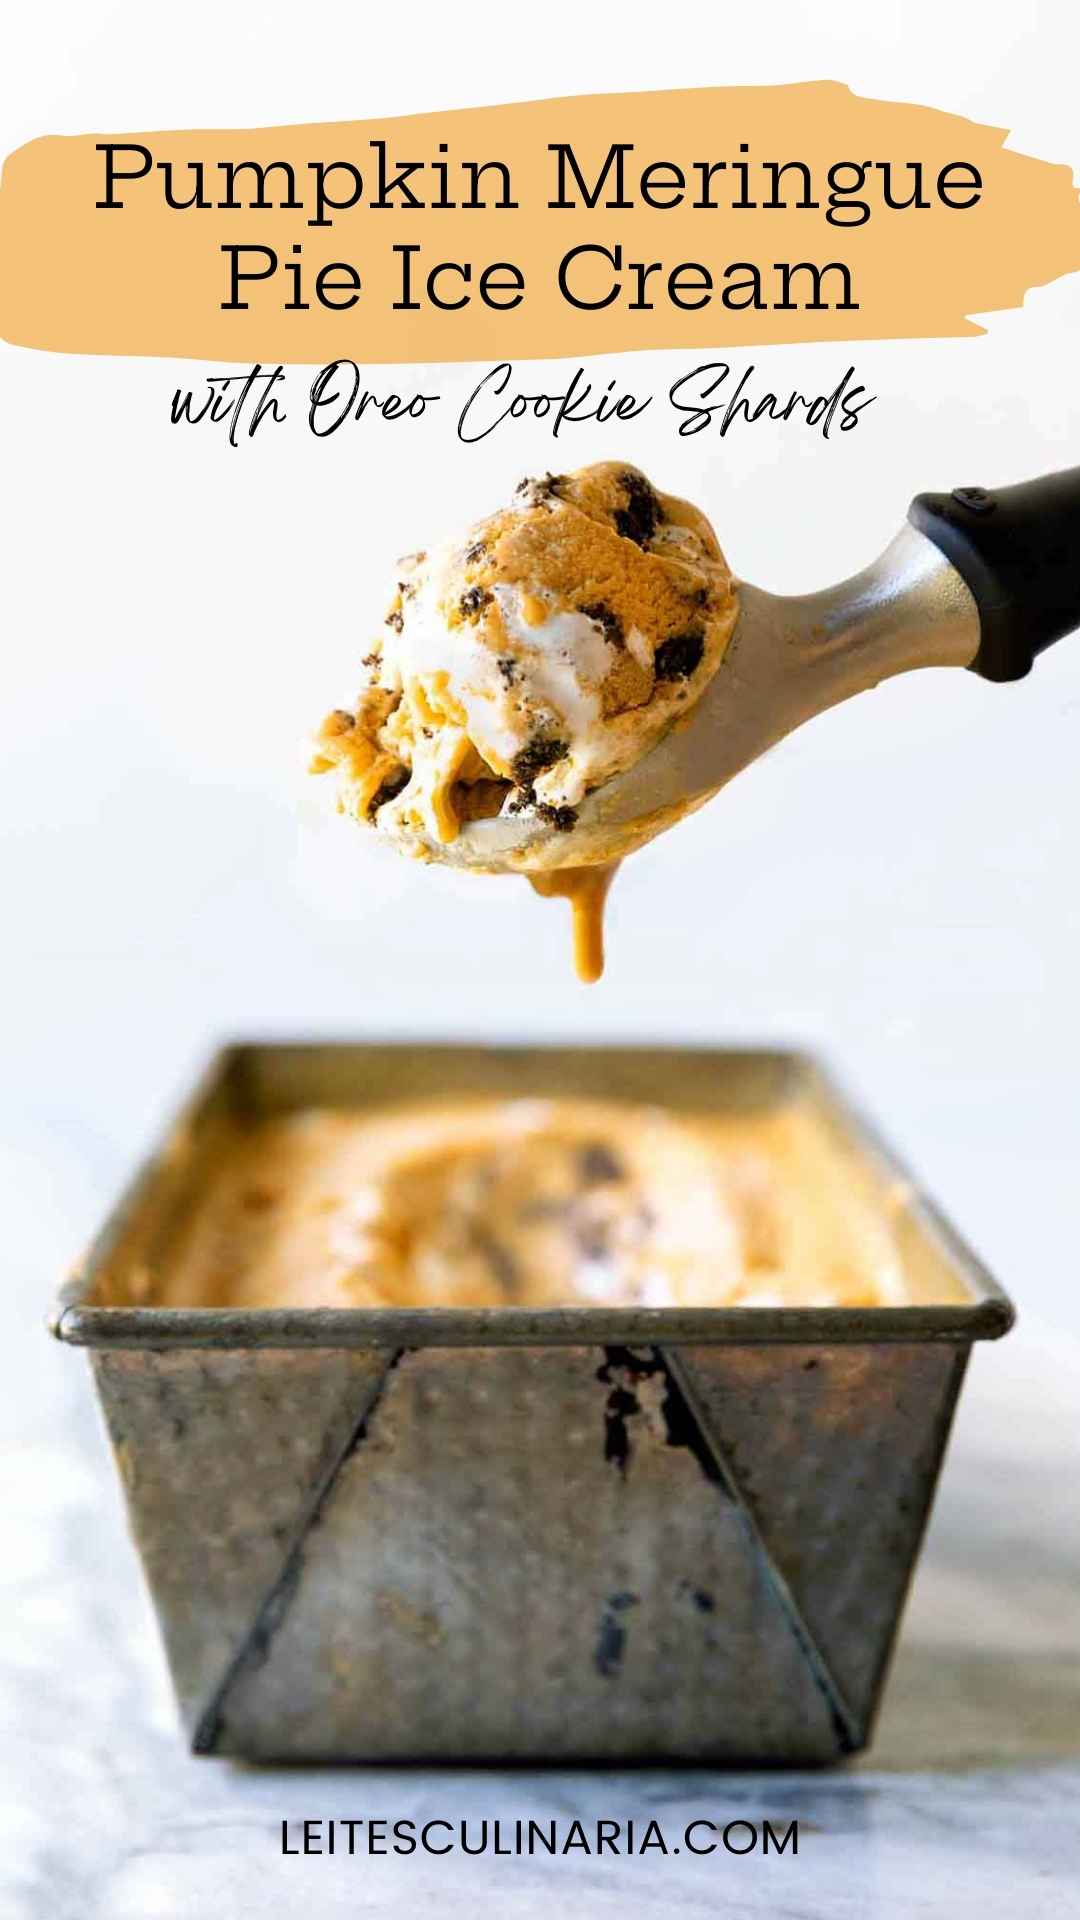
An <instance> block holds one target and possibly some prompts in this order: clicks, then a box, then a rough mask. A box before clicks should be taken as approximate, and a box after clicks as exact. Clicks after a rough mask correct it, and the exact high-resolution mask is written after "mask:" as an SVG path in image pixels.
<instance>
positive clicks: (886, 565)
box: [313, 462, 1080, 979]
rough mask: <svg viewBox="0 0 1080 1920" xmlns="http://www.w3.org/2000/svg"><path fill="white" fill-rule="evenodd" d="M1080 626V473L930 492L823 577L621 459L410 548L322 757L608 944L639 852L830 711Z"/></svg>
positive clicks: (398, 825)
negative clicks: (743, 578)
mask: <svg viewBox="0 0 1080 1920" xmlns="http://www.w3.org/2000/svg"><path fill="white" fill-rule="evenodd" d="M1078 623H1080V469H1077V470H1074V471H1071V472H1068V473H1063V474H1052V475H1049V476H1046V477H1045V478H1043V479H1040V480H1035V481H1029V482H1027V483H1025V484H1023V485H1020V486H1015V487H1008V488H1004V489H1001V490H1000V491H998V492H996V493H991V492H988V491H987V490H986V489H984V488H981V487H962V488H958V489H956V490H955V491H954V492H953V493H952V494H949V495H938V494H920V495H919V496H918V497H917V498H916V500H915V501H914V502H913V503H912V506H911V508H910V510H909V514H908V520H907V523H906V524H905V525H904V527H903V528H902V530H901V532H900V533H899V534H897V536H896V538H895V539H894V540H893V541H892V542H891V544H890V545H889V546H888V547H887V548H886V550H885V552H884V553H883V554H882V555H881V556H880V558H879V559H878V560H876V561H875V562H874V563H873V564H872V565H871V566H869V567H866V568H864V569H863V571H862V572H861V573H858V574H855V575H854V576H853V577H852V578H851V579H848V580H845V581H843V582H841V583H840V584H839V585H838V586H835V587H831V588H827V589H826V590H824V591H823V592H819V593H813V594H806V595H801V596H793V597H781V596H778V595H775V594H770V593H766V592H763V591H762V590H761V589H760V588H757V587H752V586H748V585H746V584H742V583H740V584H739V585H738V587H736V585H735V584H734V582H733V580H732V577H731V574H730V572H729V570H728V567H727V564H726V562H725V560H724V557H723V554H722V553H721V551H720V548H719V545H718V544H717V540H716V536H715V534H714V533H713V530H712V527H711V526H710V524H709V522H708V520H707V519H706V518H705V516H704V514H702V513H701V512H699V510H698V509H697V508H696V507H693V506H691V505H689V504H688V503H687V502H686V501H684V500H679V499H676V498H674V497H673V496H671V495H669V494H665V493H660V492H658V491H657V490H656V489H655V488H654V487H653V486H652V484H651V483H650V482H649V480H647V479H646V477H645V475H644V474H643V473H641V472H640V471H639V470H638V469H637V468H635V467H630V466H626V465H623V464H620V463H613V462H605V463H601V464H599V465H596V466H591V467H583V468H581V469H579V470H578V471H577V472H576V473H570V474H562V475H551V474H549V475H547V476H546V477H544V478H543V479H539V480H527V481H524V482H522V484H521V486H520V487H519V488H518V490H517V493H516V494H515V496H514V498H513V500H512V501H511V502H510V504H509V505H507V506H506V507H505V508H503V509H502V510H501V511H499V512H496V513H494V514H492V515H491V517H490V518H489V519H487V520H483V521H480V522H478V523H477V524H476V525H474V526H472V527H470V528H469V529H468V530H467V531H466V532H465V533H464V534H463V535H461V536H460V537H459V538H458V539H456V540H452V541H449V542H447V543H445V544H444V545H442V546H441V547H438V548H436V549H433V550H432V551H431V552H428V553H417V554H414V555H411V556H410V557H409V558H408V559H407V560H405V561H403V562H402V563H401V564H400V565H399V568H398V571H397V576H396V587H395V591H394V594H393V598H392V600H391V603H390V607H389V610H388V612H387V614H386V619H385V623H384V626H383V629H382V632H381V634H380V635H379V636H378V637H377V638H376V640H375V641H374V642H373V644H372V645H371V647H370V649H369V651H368V653H367V655H366V658H365V662H364V666H365V670H366V673H367V685H366V686H365V688H364V690H363V692H362V693H361V694H360V697H359V699H358V700H357V702H356V705H355V707H354V708H352V709H342V708H339V709H335V711H334V712H333V713H331V714H330V715H329V717H328V718H327V719H326V720H325V721H324V723H323V726H322V728H321V730H320V733H319V736H318V743H317V750H316V757H315V760H314V763H313V766H314V770H315V771H318V772H323V771H328V770H329V769H331V768H336V769H337V771H338V774H339V788H338V791H339V804H340V806H341V808H342V810H343V811H345V812H347V813H349V814H351V815H353V816H354V817H355V818H356V819H358V820H361V821H363V822H365V823H366V824H368V825H369V826H372V827H374V828H375V829H376V831H377V832H379V833H380V834H383V835H385V836H387V837H388V838H391V839H392V840H394V841H395V842H396V843H397V844H398V845H399V846H400V847H401V848H403V849H404V850H406V851H408V852H411V853H413V854H415V855H417V856H418V857H420V858H423V859H429V860H431V859H436V860H441V861H444V862H447V863H448V864H451V865H456V866H462V867H472V868H474V869H476V870H479V871H483V872H516V873H524V874H526V875H527V876H528V878H529V879H530V880H531V881H532V883H533V885H534V886H535V887H537V889H538V890H539V891H541V892H544V893H554V894H565V895H568V896H569V897H570V898H571V899H572V901H573V903H574V909H575V949H576V957H577V965H578V971H579V972H580V973H581V975H582V976H583V978H585V979H595V978H596V977H597V976H598V975H599V972H600V970H601V967H602V964H603V949H602V939H601V920H602V910H603V900H604V895H605V892H606V889H607V886H608V883H609V881H610V878H611V875H612V873H613V872H614V868H615V866H616V865H617V863H618V861H619V860H620V859H621V858H623V857H624V856H625V855H626V854H627V853H631V852H633V851H634V850H635V848H637V847H640V846H642V845H644V843H645V842H646V841H648V840H650V839H652V838H653V837H654V835H655V834H657V833H659V832H661V831H662V830H663V829H664V828H666V827H668V826H670V825H671V824H672V823H673V822H674V821H675V820H678V819H679V818H681V817H682V816H683V815H684V814H686V813H688V812H690V811H691V810H692V809H694V808H695V807H698V806H701V805H702V804H703V803H704V802H705V801H706V800H708V799H710V798H711V797H712V795H713V794H715V793H716V792H717V791H719V789H720V788H721V787H723V786H724V785H725V784H726V783H727V781H728V780H730V779H731V778H732V777H733V775H734V774H736V773H738V772H739V771H740V770H741V769H742V768H743V767H745V766H747V765H749V763H750V762H751V761H752V760H754V759H756V758H757V757H758V756H759V755H760V754H762V753H763V752H765V751H766V749H767V748H769V747H771V746H773V745H774V744H775V743H776V742H777V741H779V740H780V739H782V738H783V737H784V735H786V734H788V733H790V732H791V731H792V730H793V729H794V728H795V727H797V726H799V725H801V724H802V723H803V722H804V721H805V720H808V719H810V718H812V717H813V716H814V715H815V714H818V713H821V712H823V711H825V709H826V708H828V707H831V706H834V705H835V704H836V703H837V702H838V701H840V700H844V699H847V698H849V697H850V696H851V695H853V694H855V693H859V692H862V691H864V690H866V689H868V688H870V687H873V686H875V685H877V683H878V682H879V681H880V680H883V679H885V678H887V677H888V676H890V675H892V674H895V673H900V672H903V671H905V670H908V669H910V668H914V667H923V666H964V667H970V668H972V669H973V670H974V671H975V672H977V673H979V674H981V675H982V676H983V677H984V678H986V679H990V680H1014V679H1019V678H1021V677H1022V676H1023V675H1024V674H1025V673H1026V672H1028V670H1029V669H1030V667H1031V665H1032V662H1033V660H1034V658H1035V656H1036V654H1038V653H1039V652H1041V651H1042V650H1043V649H1044V648H1045V647H1047V646H1049V645H1050V644H1051V642H1052V641H1054V640H1057V639H1059V638H1061V637H1062V636H1063V635H1064V634H1066V633H1069V632H1071V631H1072V630H1073V628H1074V627H1075V626H1076V625H1077V624H1078Z"/></svg>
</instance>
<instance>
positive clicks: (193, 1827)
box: [0, 1248, 1080, 1920]
mask: <svg viewBox="0 0 1080 1920" xmlns="http://www.w3.org/2000/svg"><path fill="white" fill-rule="evenodd" d="M37 1252H38V1253H39V1254H40V1248H38V1249H37ZM33 1264H36V1262H35V1263H33ZM16 1273H17V1274H18V1269H16ZM14 1290H15V1296H16V1300H15V1305H16V1312H15V1316H14V1319H13V1321H12V1326H13V1332H12V1335H11V1337H10V1338H9V1340H8V1341H7V1342H6V1349H5V1353H4V1356H3V1366H4V1370H5V1374H6V1375H7V1378H6V1379H5V1381H4V1387H3V1394H2V1396H0V1406H2V1408H3V1418H4V1421H5V1465H6V1473H5V1510H6V1514H7V1522H8V1526H7V1532H8V1539H7V1542H6V1543H5V1546H6V1553H5V1558H6V1560H7V1563H8V1569H9V1575H10V1576H11V1581H10V1584H11V1595H10V1598H9V1601H8V1605H7V1607H6V1609H5V1625H4V1632H3V1635H2V1636H0V1687H2V1690H3V1695H4V1696H5V1698H6V1701H7V1706H6V1707H5V1708H3V1709H2V1710H3V1714H4V1721H3V1723H4V1725H5V1727H6V1728H7V1729H8V1737H7V1739H6V1741H5V1743H4V1746H3V1769H4V1775H5V1779H4V1785H3V1792H2V1800H3V1808H4V1821H5V1825H6V1828H7V1833H6V1836H5V1839H4V1843H3V1845H2V1846H0V1916H2V1920H9V1916H10V1920H24V1916H25V1917H27V1920H31V1917H32V1920H199V1916H202V1915H211V1914H213V1915H214V1916H215V1920H217V1917H218V1916H224V1917H225V1920H247V1916H249V1915H250V1916H255V1915H259V1916H263V1915H266V1914H268V1913H273V1914H285V1913H301V1912H307V1911H308V1910H311V1911H313V1912H315V1913H317V1914H318V1915H319V1917H320V1920H334V1916H337V1915H342V1916H344V1915H350V1916H355V1915H358V1914H363V1913H379V1914H384V1913H388V1914H396V1913H398V1912H399V1911H400V1912H401V1913H402V1914H409V1915H410V1916H424V1915H427V1914H433V1915H434V1914H439V1915H443V1914H445V1913H447V1912H461V1913H467V1914H469V1915H479V1916H484V1915H488V1914H491V1915H493V1916H495V1915H498V1916H499V1917H500V1920H503V1916H506V1915H511V1914H512V1915H533V1914H536V1915H541V1914H543V1915H546V1914H548V1913H549V1912H550V1911H551V1909H552V1906H553V1904H554V1905H555V1906H556V1909H557V1911H559V1912H560V1913H565V1914H569V1915H584V1916H590V1917H591V1916H594V1915H595V1916H597V1917H598V1920H601V1917H602V1916H604V1915H606V1914H609V1913H610V1914H612V1915H614V1914H616V1913H617V1912H623V1911H625V1910H626V1903H627V1902H628V1901H630V1902H632V1903H633V1909H632V1910H633V1911H634V1912H635V1913H636V1914H641V1915H651V1914H654V1913H655V1914H657V1915H660V1914H666V1913H668V1912H670V1911H671V1909H672V1908H673V1907H674V1906H676V1905H677V1906H678V1907H679V1908H681V1909H682V1911H684V1912H685V1913H687V1914H694V1913H702V1914H706V1913H708V1914H715V1913H718V1912H722V1913H724V1914H725V1915H726V1916H731V1917H734V1916H738V1915H744V1914H745V1915H751V1914H757V1913H770V1914H783V1915H784V1916H786V1920H803V1917H804V1916H829V1917H830V1920H831V1917H832V1916H837V1920H842V1917H843V1916H847V1915H852V1916H855V1915H858V1916H859V1920H885V1917H886V1916H888V1917H889V1920H891V1917H892V1916H897V1920H899V1916H901V1915H902V1916H904V1920H910V1916H912V1915H918V1914H921V1913H927V1914H929V1913H934V1914H939V1913H948V1914H949V1915H950V1916H951V1920H963V1917H964V1916H966V1915H967V1914H969V1913H970V1914H972V1915H974V1914H976V1913H977V1914H978V1916H979V1920H992V1917H993V1916H997V1915H1000V1916H1002V1920H1005V1917H1006V1916H1008V1920H1015V1916H1016V1915H1018V1914H1023V1915H1029V1914H1030V1915H1035V1914H1040V1913H1064V1912H1065V1911H1066V1906H1065V1901H1066V1900H1067V1899H1068V1898H1070V1897H1072V1898H1077V1889H1078V1888H1080V1824H1078V1821H1077V1812H1076V1809H1077V1805H1078V1803H1080V1503H1078V1502H1077V1498H1076V1487H1077V1483H1078V1479H1080V1473H1078V1469H1080V1451H1078V1447H1077V1433H1076V1419H1075V1407H1076V1405H1077V1401H1078V1397H1080V1342H1078V1341H1077V1340H1076V1339H1075V1338H1072V1337H1070V1336H1068V1335H1063V1334H1061V1333H1059V1332H1055V1333H1054V1334H1053V1335H1051V1334H1050V1333H1049V1331H1048V1330H1045V1329H1041V1328H1040V1327H1039V1326H1038V1325H1037V1324H1031V1323H1030V1322H1028V1321H1025V1320H1024V1319H1023V1318H1022V1319H1021V1322H1020V1325H1019V1327H1018V1328H1017V1330H1016V1331H1015V1332H1014V1333H1013V1334H1011V1335H1010V1336H1009V1338H1008V1339H1007V1340H1006V1341H1004V1342H1003V1343H1001V1344H1000V1345H997V1346H990V1347H982V1348H978V1349H977V1350H976V1352H975V1355H974V1357H973V1362H972V1366H971V1369H970V1371H969V1375H968V1381H967V1385H966V1388H965V1391H964V1395H963V1396H962V1399H961V1405H960V1410H959V1415H958V1421H957V1427H956V1431H955V1434H954V1439H953V1443H952V1447H951V1451H950V1455H949V1458H948V1459H947V1461H946V1466H945V1472H944V1478H943V1483H942V1487H941V1492H940V1495H939V1499H938V1503H937V1507H936V1510H935V1515H934V1519H933V1522H932V1525H931V1529H930V1534H929V1538H928V1541H927V1545H926V1548H925V1552H924V1557H923V1561H922V1564H921V1567H920V1571H919V1573H918V1575H917V1578H916V1582H915V1586H914V1590H913V1593H912V1596H911V1600H910V1603H909V1606H908V1610H907V1614H906V1618H905V1622H904V1628H903V1633H902V1637H901V1642H900V1646H899V1650H898V1652H897V1656H896V1659H895V1663H894V1667H893V1672H892V1677H891V1681H890V1684H889V1688H888V1691H887V1695H886V1702H885V1707H884V1710H883V1713H882V1717H881V1721H880V1724H879V1729H878V1734H877V1739H876V1741H875V1743H874V1745H873V1747H872V1749H871V1750H870V1752H869V1753H868V1754H867V1755H866V1756H864V1757H863V1758H861V1759H860V1760H858V1761H857V1762H855V1763H853V1764H851V1765H850V1766H847V1767H844V1768H843V1769H840V1770H837V1771H829V1772H822V1773H814V1774H807V1773H804V1774H784V1773H768V1774H766V1773H755V1774H743V1773H735V1774H733V1773H722V1772H713V1771H692V1770H686V1771H681V1770H663V1771H649V1772H638V1771H633V1772H623V1773H603V1772H564V1771H558V1772H533V1773H525V1772H521V1773H515V1772H511V1771H505V1772H501V1771H484V1772H479V1771H471V1770H470V1771H451V1770H430V1769H424V1770H417V1769H407V1770H400V1771H394V1770H392V1769H379V1770H377V1771H376V1770H366V1769H353V1770H326V1769H294V1770H276V1769H275V1770H269V1771H266V1770H256V1769H251V1768H246V1767H243V1766H238V1765H235V1764H231V1763H229V1762H223V1761H212V1760H194V1759H192V1758H191V1757H190V1756H189V1754H188V1753H187V1752H186V1750H185V1748H184V1746H183V1744H182V1742H181V1739H180V1737H179V1735H178V1732H177V1730H176V1725H175V1721H174V1717H173V1709H172V1704H171V1696H170V1693H169V1688H168V1682H167V1678H166V1675H165V1670H164V1661H163V1657H162V1654H161V1651H160V1647H159V1644H158V1641H157V1635H156V1629H155V1626H154V1621H153V1618H152V1615H151V1612H150V1607H149V1603H148V1601H147V1599H146V1596H145V1594H144V1592H143V1589H142V1586H141V1582H140V1578H139V1575H138V1570H137V1566H136V1561H135V1556H134V1552H133V1549H132V1548H131V1546H130V1544H129V1542H128V1540H127V1538H126V1534H125V1527H124V1520H123V1515H122V1511H121V1505H120V1497H119V1492H118V1487H117V1484H116V1481H115V1476H114V1472H113V1468H112V1464H111V1461H110V1460H109V1457H108V1452H107V1448H106V1444H105V1440H104V1437H103V1433H102V1430H101V1426H100V1421H99V1419H98V1416H97V1413H96V1409H95V1406H94V1402H93V1395H92V1389H91V1382H90V1379H89V1370H88V1367H87V1365H86V1361H85V1359H84V1357H83V1356H81V1355H80V1354H78V1353H75V1352H72V1351H68V1350H65V1349H62V1348H59V1347H56V1346H53V1345H52V1344H51V1343H49V1342H48V1341H47V1339H46V1338H45V1336H44V1333H43V1332H42V1328H41V1318H42V1315H43V1313H44V1310H45V1306H46V1302H47V1290H46V1286H45V1283H44V1280H43V1277H42V1275H41V1273H40V1271H38V1272H37V1273H35V1272H34V1271H33V1265H31V1266H28V1268H27V1269H26V1270H25V1272H24V1275H23V1278H22V1279H20V1278H18V1277H16V1279H15V1281H14ZM12 1535H14V1538H12ZM12 1729H13V1731H12ZM484 1816H486V1817H487V1818H488V1820H489V1821H493V1820H494V1819H495V1818H496V1817H498V1818H499V1819H500V1820H501V1821H502V1822H503V1825H504V1829H507V1828H509V1827H512V1824H513V1821H514V1820H515V1819H516V1818H529V1817H532V1818H534V1819H537V1820H550V1819H551V1818H552V1817H557V1818H558V1819H559V1820H560V1822H563V1823H569V1822H570V1821H572V1820H573V1819H574V1818H575V1817H576V1818H578V1819H580V1820H582V1821H583V1822H584V1823H589V1822H594V1821H595V1820H596V1819H597V1818H604V1819H609V1820H618V1821H620V1822H623V1823H625V1822H626V1821H628V1820H629V1819H633V1820H634V1821H635V1824H636V1825H637V1827H638V1831H639V1833H640V1831H641V1829H642V1828H643V1827H644V1826H645V1825H646V1823H647V1822H648V1820H649V1819H650V1818H651V1817H653V1818H656V1819H657V1820H658V1821H659V1823H660V1825H661V1827H662V1829H663V1831H664V1833H665V1835H666V1836H671V1835H672V1834H675V1836H676V1838H678V1837H681V1833H682V1830H683V1829H684V1827H685V1825H686V1823H687V1822H688V1821H689V1820H691V1819H693V1818H697V1817H701V1818H705V1819H711V1820H714V1821H716V1822H717V1823H718V1825H723V1824H724V1823H725V1822H727V1821H732V1820H736V1819H740V1818H741V1819H746V1820H749V1821H752V1822H755V1823H758V1824H759V1825H760V1823H761V1822H763V1821H765V1820H769V1821H771V1822H772V1824H773V1827H774V1829H775V1830H776V1831H777V1832H779V1833H783V1831H784V1830H785V1828H786V1826H787V1824H788V1822H790V1821H791V1820H797V1821H798V1823H799V1846H798V1853H797V1855H795V1854H793V1853H792V1852H791V1850H790V1848H789V1849H788V1850H787V1851H786V1852H785V1853H784V1854H782V1855H779V1856H778V1855H776V1854H774V1853H770V1854H768V1855H763V1854H762V1853H761V1852H760V1851H759V1850H755V1851H754V1852H752V1853H748V1854H745V1855H742V1856H736V1855H734V1854H731V1853H725V1852H723V1851H722V1850H721V1851H720V1852H719V1853H717V1854H715V1855H712V1856H704V1857H695V1856H693V1855H691V1854H689V1853H688V1852H687V1851H686V1850H685V1849H682V1850H681V1851H680V1852H679V1854H678V1855H675V1854H673V1853H671V1854H668V1855H667V1856H666V1857H665V1856H664V1855H662V1854H661V1853H659V1852H658V1851H651V1852H649V1853H647V1854H644V1855H636V1856H635V1855H631V1856H626V1855H620V1856H618V1857H612V1856H611V1855H610V1854H608V1855H606V1856H604V1857H596V1856H592V1857H585V1856H583V1855H581V1854H580V1853H571V1854H568V1855H565V1856H563V1857H557V1858H554V1859H551V1858H545V1857H542V1856H541V1857H533V1858H532V1859H529V1858H527V1857H520V1858H514V1857H511V1858H506V1857H500V1858H495V1857H492V1856H491V1855H488V1856H484V1857H479V1858H470V1857H468V1856H463V1855H461V1854H454V1855H451V1856H448V1857H445V1858H437V1857H434V1856H425V1855H423V1854H420V1853H418V1854H415V1855H413V1856H404V1857H402V1856H397V1857H395V1856H394V1855H393V1854H387V1855H385V1856H381V1857H376V1858H367V1857H354V1858H352V1859H350V1858H349V1857H348V1856H347V1855H346V1854H343V1853H340V1852H339V1853H336V1854H335V1855H334V1856H333V1857H330V1856H329V1855H326V1854H323V1855H319V1856H309V1857H307V1858H304V1857H302V1856H295V1855H284V1854H283V1853H282V1851H281V1823H282V1821H283V1820H284V1821H287V1822H289V1823H290V1834H291V1835H292V1836H294V1837H295V1835H296V1833H297V1832H298V1830H299V1823H300V1822H302V1821H303V1820H304V1819H305V1818H312V1819H323V1820H327V1819H329V1818H331V1817H337V1818H339V1819H346V1818H352V1819H363V1818H377V1817H386V1818H390V1819H407V1818H414V1819H416V1820H418V1821H420V1820H423V1819H427V1818H432V1817H439V1818H444V1819H449V1820H450V1821H452V1822H458V1821H460V1820H461V1819H463V1818H466V1817H467V1818H468V1820H469V1821H470V1823H471V1826H472V1827H473V1830H474V1831H475V1823H477V1822H478V1821H479V1820H480V1819H481V1818H482V1817H484ZM1066 1889H1071V1893H1070V1892H1067V1891H1066Z"/></svg>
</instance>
